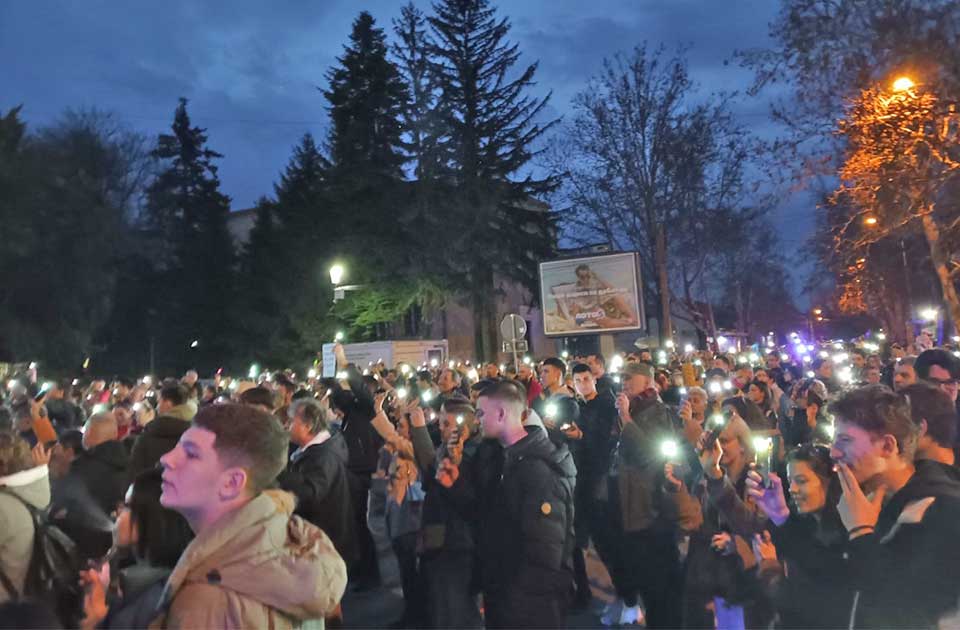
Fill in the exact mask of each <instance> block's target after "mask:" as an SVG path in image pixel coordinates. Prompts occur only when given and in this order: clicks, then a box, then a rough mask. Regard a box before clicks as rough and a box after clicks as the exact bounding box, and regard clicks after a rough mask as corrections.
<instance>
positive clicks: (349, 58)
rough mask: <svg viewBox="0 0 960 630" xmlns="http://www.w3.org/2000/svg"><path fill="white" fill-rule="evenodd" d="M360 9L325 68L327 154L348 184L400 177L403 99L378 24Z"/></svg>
mask: <svg viewBox="0 0 960 630" xmlns="http://www.w3.org/2000/svg"><path fill="white" fill-rule="evenodd" d="M374 24H375V21H374V19H373V16H371V15H370V14H369V13H367V12H366V11H364V12H362V13H361V14H360V16H359V17H358V18H357V19H356V20H355V21H354V23H353V32H352V33H351V34H350V44H349V45H347V46H345V47H344V54H343V56H341V57H338V58H337V61H338V62H339V64H340V65H339V67H336V68H334V69H332V70H331V71H330V72H329V73H328V79H329V81H330V89H329V90H327V91H325V92H324V96H326V98H327V101H328V102H329V103H330V120H331V122H332V128H331V131H330V158H331V162H332V163H333V167H334V169H335V170H336V171H338V176H339V177H341V178H343V177H345V178H346V179H347V180H348V181H349V182H350V183H351V184H353V185H362V184H363V183H365V182H367V181H369V180H370V179H371V178H372V179H374V180H384V179H387V180H393V179H399V178H401V177H402V175H403V172H402V168H403V156H402V155H401V153H400V151H399V150H398V148H399V147H400V145H401V141H400V133H401V127H400V123H399V118H400V114H401V112H402V110H403V105H404V102H405V100H406V95H405V89H404V85H403V81H402V80H401V79H400V75H399V72H398V71H397V68H396V66H395V65H393V63H392V62H391V61H390V60H389V59H387V43H386V36H385V35H384V32H383V29H380V28H376V27H375V26H374Z"/></svg>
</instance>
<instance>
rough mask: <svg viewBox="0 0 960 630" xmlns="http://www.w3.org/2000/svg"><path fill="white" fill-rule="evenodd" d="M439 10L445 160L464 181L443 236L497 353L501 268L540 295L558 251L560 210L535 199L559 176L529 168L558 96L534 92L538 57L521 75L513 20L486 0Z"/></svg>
mask: <svg viewBox="0 0 960 630" xmlns="http://www.w3.org/2000/svg"><path fill="white" fill-rule="evenodd" d="M434 11H435V13H436V15H435V16H434V17H431V18H430V20H429V21H430V26H431V30H432V33H433V40H434V44H433V46H432V48H431V52H432V56H433V57H434V59H435V63H434V64H433V70H434V72H435V74H436V80H437V83H438V85H439V87H440V89H441V92H442V95H441V99H440V100H441V102H440V106H439V109H440V111H441V112H443V115H444V123H445V126H446V127H447V131H448V133H449V142H448V143H446V145H445V150H446V154H445V156H444V159H443V163H444V165H445V166H446V169H447V177H448V178H449V180H450V181H452V182H455V185H456V187H457V194H456V195H455V197H453V198H451V199H450V202H451V204H450V207H449V210H448V211H447V212H445V215H446V216H447V219H448V223H447V224H448V225H450V226H454V227H455V229H452V230H449V231H448V232H447V233H446V234H444V237H445V238H444V239H443V240H444V242H445V243H446V245H447V254H448V256H447V257H448V259H449V260H450V261H451V263H452V264H451V266H450V271H451V273H452V274H453V276H454V278H455V279H456V281H457V282H460V283H461V286H463V287H464V288H465V289H466V290H467V292H468V293H469V295H470V298H471V301H472V305H473V311H474V325H475V341H476V348H477V351H478V353H480V354H481V355H483V357H484V358H492V357H494V356H496V352H497V349H496V342H497V333H496V319H497V316H498V315H499V314H498V313H497V312H496V302H495V299H496V295H497V287H496V286H495V277H494V275H495V274H497V275H502V276H505V277H507V278H510V279H512V280H514V281H518V282H520V283H522V284H523V285H524V286H526V287H527V288H528V289H530V290H531V292H532V293H533V294H534V295H536V285H537V277H536V262H537V261H538V260H542V259H544V258H548V257H550V255H551V253H552V252H553V250H554V246H553V245H554V243H553V232H554V231H553V226H552V219H551V217H550V216H549V215H548V214H547V213H546V212H545V211H544V209H543V207H542V206H539V205H538V204H536V203H535V202H533V200H534V199H535V198H536V197H537V196H538V195H542V194H544V193H547V192H549V191H551V190H553V189H554V188H555V187H556V186H557V184H558V180H557V178H556V177H553V176H548V177H545V178H542V179H537V178H534V177H533V176H532V174H530V173H529V172H524V169H525V168H527V167H528V166H529V162H530V160H531V159H532V158H533V157H534V156H535V155H536V153H537V150H536V149H535V145H536V143H537V141H538V140H539V139H540V138H541V137H542V136H543V134H544V133H545V132H546V131H547V130H548V129H550V127H552V126H553V125H554V124H555V123H556V122H557V121H552V122H547V123H541V122H539V118H540V115H541V113H542V112H543V108H544V107H545V106H546V104H547V102H548V99H549V96H548V97H547V98H543V99H538V98H533V97H531V96H528V95H527V94H526V92H527V90H529V88H530V87H531V86H533V85H534V83H533V76H534V74H535V72H536V69H537V64H532V65H530V66H527V67H526V68H525V69H522V71H521V72H519V74H518V75H516V76H514V75H515V73H514V66H515V65H516V64H517V62H518V61H519V58H520V52H519V49H518V46H517V45H516V44H510V43H508V42H507V41H506V40H505V38H506V36H507V34H508V32H509V30H510V23H509V21H508V20H507V18H498V17H497V16H496V12H495V10H494V9H493V8H492V7H491V6H490V3H489V2H488V1H487V0H441V1H439V2H437V3H436V4H434ZM511 77H513V78H511ZM453 261H460V262H459V263H457V264H453Z"/></svg>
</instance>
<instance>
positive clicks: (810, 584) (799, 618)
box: [768, 508, 854, 628]
mask: <svg viewBox="0 0 960 630" xmlns="http://www.w3.org/2000/svg"><path fill="white" fill-rule="evenodd" d="M828 510H830V511H829V512H828V511H827V510H825V511H824V512H825V514H824V520H823V521H822V523H821V524H820V525H818V524H817V522H816V521H815V520H814V519H813V518H812V517H809V516H800V515H796V514H791V515H790V517H789V518H788V519H787V520H786V521H784V523H783V524H782V525H780V526H779V527H777V526H776V525H774V524H773V523H772V522H771V523H769V526H768V529H769V531H770V536H771V537H772V538H773V544H774V545H776V547H777V557H778V558H779V559H780V561H781V562H782V563H783V564H784V566H785V573H786V575H785V576H784V577H783V578H782V579H780V580H779V583H778V588H777V589H776V592H775V593H774V599H775V601H776V608H777V613H778V615H779V617H780V619H779V622H778V623H777V627H779V628H842V627H845V626H846V625H847V624H848V623H849V621H850V619H849V616H850V602H851V601H852V600H853V592H854V588H853V585H852V583H851V580H850V576H849V573H848V568H847V563H846V560H845V559H844V554H845V551H846V530H845V529H843V525H842V524H841V523H840V517H839V516H838V515H837V513H836V510H832V509H830V508H828ZM818 529H819V531H818Z"/></svg>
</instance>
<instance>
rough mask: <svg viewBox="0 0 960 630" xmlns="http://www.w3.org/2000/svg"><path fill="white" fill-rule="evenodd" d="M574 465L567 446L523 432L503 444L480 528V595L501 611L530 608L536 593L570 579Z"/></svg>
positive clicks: (546, 594) (548, 592)
mask: <svg viewBox="0 0 960 630" xmlns="http://www.w3.org/2000/svg"><path fill="white" fill-rule="evenodd" d="M576 477H577V469H576V466H575V465H574V463H573V457H572V456H571V455H570V451H569V450H567V448H566V446H565V445H561V446H559V447H555V446H554V445H553V444H552V443H551V442H550V439H549V438H548V437H547V434H546V433H545V432H543V431H540V430H538V429H536V428H528V429H527V435H526V437H524V438H523V439H521V440H520V441H519V442H517V443H516V444H514V445H512V446H510V447H508V448H506V449H504V459H503V465H502V469H501V474H500V475H499V479H500V481H499V483H497V484H496V485H494V486H493V487H492V488H491V489H490V491H488V492H487V496H486V497H485V501H483V503H484V505H485V509H483V511H482V519H483V520H482V523H481V527H480V549H479V551H480V563H481V569H482V571H481V575H482V582H483V589H484V594H485V595H487V596H488V597H490V598H491V599H493V600H496V601H497V602H498V606H499V607H500V609H501V616H505V617H506V618H512V616H511V615H510V614H509V613H507V614H504V613H503V611H504V610H507V611H513V610H517V611H520V610H526V609H532V610H536V609H537V607H538V603H537V600H538V598H552V597H555V596H556V593H557V592H558V590H557V589H559V593H561V594H563V595H565V589H566V588H568V587H569V584H570V579H572V578H571V576H570V571H571V563H572V552H573V546H574V532H573V492H574V487H575V485H576Z"/></svg>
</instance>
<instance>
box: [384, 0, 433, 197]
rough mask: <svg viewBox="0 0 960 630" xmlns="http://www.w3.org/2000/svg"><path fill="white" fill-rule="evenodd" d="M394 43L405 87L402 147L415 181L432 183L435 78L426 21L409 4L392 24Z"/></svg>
mask: <svg viewBox="0 0 960 630" xmlns="http://www.w3.org/2000/svg"><path fill="white" fill-rule="evenodd" d="M393 32H394V34H395V35H396V37H397V40H398V41H397V42H396V43H395V44H394V45H393V47H392V49H391V50H392V52H393V56H394V58H395V59H396V64H397V68H398V70H399V72H400V75H401V77H402V79H403V81H404V83H405V84H406V86H407V99H406V101H405V102H404V103H403V108H402V110H401V114H400V123H401V126H402V127H401V129H402V133H403V136H402V139H403V142H402V145H401V146H402V147H403V149H404V151H405V153H406V156H407V158H408V160H409V161H410V163H411V164H412V166H413V169H412V170H413V175H414V178H415V179H416V180H417V181H418V182H421V181H425V180H431V179H433V178H435V177H436V176H437V174H438V172H439V170H440V169H439V166H440V165H439V163H438V160H439V159H440V150H439V149H440V143H441V142H442V137H443V134H442V125H441V124H440V123H441V121H440V112H439V110H438V109H437V105H438V103H437V96H438V94H437V92H438V90H437V84H436V80H435V79H436V75H435V73H433V72H432V71H431V64H432V62H431V57H430V48H431V45H432V44H431V41H430V38H429V35H428V31H427V18H426V16H424V14H423V12H422V11H421V10H420V9H418V8H417V7H416V6H414V4H413V3H412V2H411V3H409V4H407V5H405V6H404V7H403V8H402V9H401V10H400V19H398V20H394V21H393Z"/></svg>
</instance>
